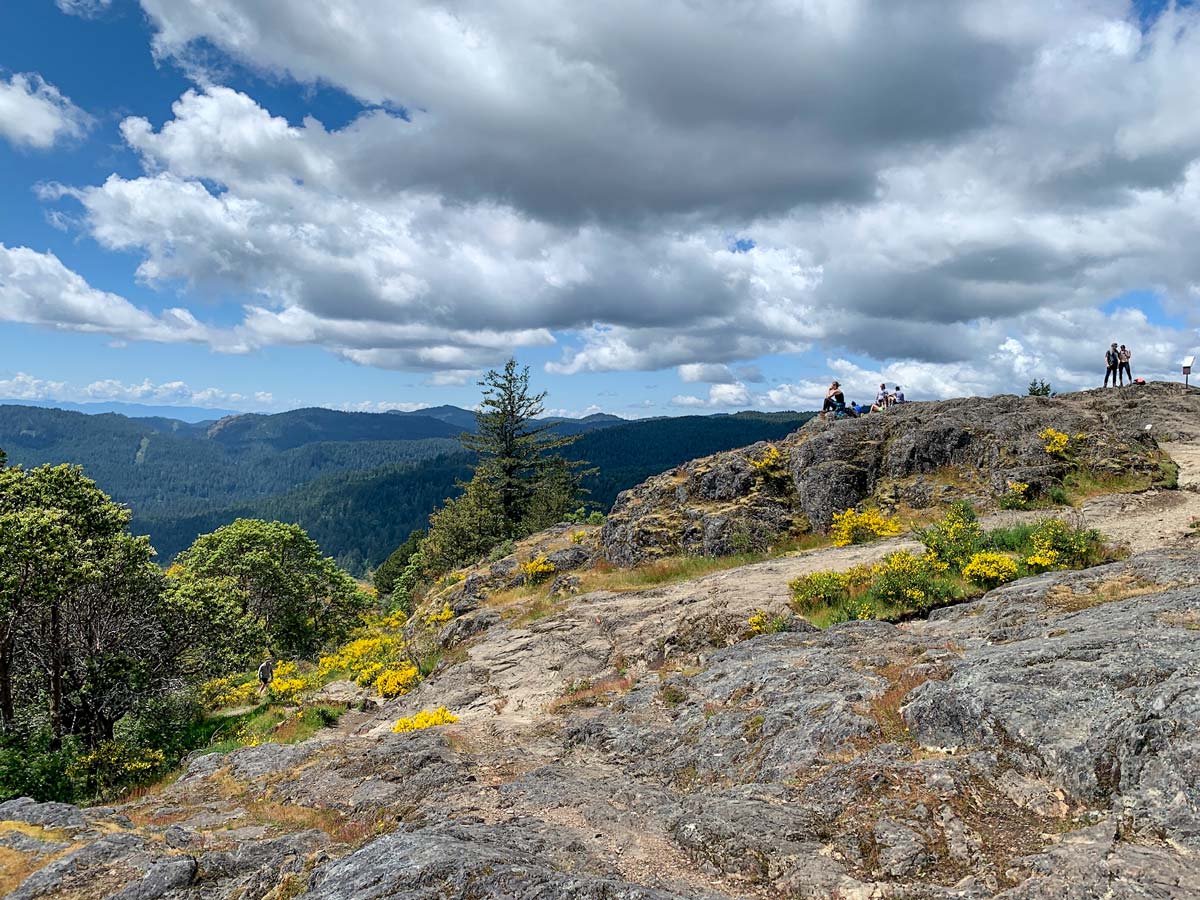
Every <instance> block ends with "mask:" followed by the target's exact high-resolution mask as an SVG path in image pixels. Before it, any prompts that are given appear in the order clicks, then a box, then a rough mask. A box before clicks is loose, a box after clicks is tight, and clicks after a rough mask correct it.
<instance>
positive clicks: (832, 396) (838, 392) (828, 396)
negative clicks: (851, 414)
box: [821, 381, 846, 416]
mask: <svg viewBox="0 0 1200 900" xmlns="http://www.w3.org/2000/svg"><path fill="white" fill-rule="evenodd" d="M845 408H846V395H845V394H843V393H842V387H841V385H839V384H838V383H837V382H836V381H835V382H833V383H832V384H830V385H829V390H827V391H826V392H825V405H824V406H822V407H821V415H822V416H823V415H825V413H827V412H829V411H831V410H834V411H836V410H839V409H845Z"/></svg>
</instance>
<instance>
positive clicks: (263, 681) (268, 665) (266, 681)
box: [258, 656, 275, 694]
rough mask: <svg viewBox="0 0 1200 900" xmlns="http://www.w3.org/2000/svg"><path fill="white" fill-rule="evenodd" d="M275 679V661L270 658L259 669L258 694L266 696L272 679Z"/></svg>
mask: <svg viewBox="0 0 1200 900" xmlns="http://www.w3.org/2000/svg"><path fill="white" fill-rule="evenodd" d="M274 677H275V660H274V659H273V658H272V657H270V656H268V657H267V658H266V659H265V660H263V663H262V665H261V666H259V667H258V692H259V693H260V694H265V693H266V691H267V688H268V687H270V686H271V679H272V678H274Z"/></svg>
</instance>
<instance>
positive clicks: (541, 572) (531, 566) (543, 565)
mask: <svg viewBox="0 0 1200 900" xmlns="http://www.w3.org/2000/svg"><path fill="white" fill-rule="evenodd" d="M521 571H522V572H523V573H525V577H526V578H527V579H529V581H530V583H532V584H537V583H538V582H539V581H544V580H546V579H547V578H549V577H550V576H551V575H553V574H554V563H552V562H550V560H548V559H546V557H545V556H535V557H534V558H533V559H531V560H529V562H527V563H525V564H523V565H522V566H521Z"/></svg>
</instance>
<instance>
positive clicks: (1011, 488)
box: [1000, 481, 1029, 509]
mask: <svg viewBox="0 0 1200 900" xmlns="http://www.w3.org/2000/svg"><path fill="white" fill-rule="evenodd" d="M1028 505H1029V485H1028V484H1026V483H1025V482H1024V481H1010V482H1009V483H1008V490H1007V491H1005V492H1004V493H1003V494H1001V495H1000V508H1001V509H1025V508H1026V507H1027V506H1028Z"/></svg>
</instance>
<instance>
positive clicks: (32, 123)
mask: <svg viewBox="0 0 1200 900" xmlns="http://www.w3.org/2000/svg"><path fill="white" fill-rule="evenodd" d="M90 125H91V117H90V116H88V114H87V113H85V112H84V111H83V110H82V109H80V108H79V107H78V106H76V105H75V104H74V103H72V102H71V101H70V99H69V98H67V97H64V96H63V95H62V93H61V92H59V90H58V88H56V87H55V86H54V85H52V84H49V83H47V82H46V81H44V80H43V79H42V76H40V75H37V74H35V73H29V72H26V73H19V72H18V73H15V74H13V75H10V76H9V77H8V78H7V79H4V78H0V137H3V138H5V139H7V140H8V141H9V143H11V144H12V145H13V146H15V147H32V148H33V149H35V150H46V149H48V148H50V147H52V146H54V145H55V144H56V143H58V142H59V141H62V140H69V139H72V138H80V137H83V135H84V133H85V132H86V131H87V129H88V127H89V126H90Z"/></svg>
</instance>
